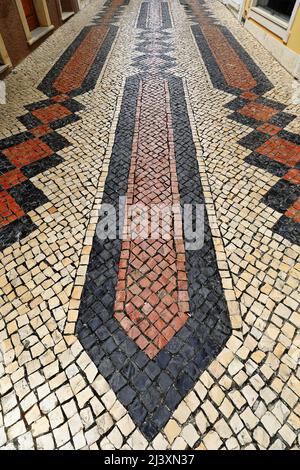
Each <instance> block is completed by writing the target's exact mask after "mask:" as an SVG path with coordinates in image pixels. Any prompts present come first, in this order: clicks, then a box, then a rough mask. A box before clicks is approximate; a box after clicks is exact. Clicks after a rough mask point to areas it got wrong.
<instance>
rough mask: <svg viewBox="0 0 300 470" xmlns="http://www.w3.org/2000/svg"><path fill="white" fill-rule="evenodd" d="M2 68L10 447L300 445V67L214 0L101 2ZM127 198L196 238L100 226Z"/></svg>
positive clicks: (3, 387)
mask: <svg viewBox="0 0 300 470" xmlns="http://www.w3.org/2000/svg"><path fill="white" fill-rule="evenodd" d="M74 64H76V65H74ZM6 84H7V90H8V104H7V105H6V106H5V112H4V113H1V116H0V250H1V257H0V289H1V292H0V314H1V315H0V395H1V398H0V399H1V406H0V448H1V450H2V449H13V450H14V449H18V450H29V449H38V450H52V449H64V450H72V449H76V450H79V449H90V450H99V449H100V450H113V449H136V450H138V449H143V450H145V449H158V450H163V449H174V450H175V449H176V450H185V449H193V448H197V449H199V450H200V449H201V450H202V449H209V450H210V449H212V450H217V449H228V450H239V449H292V448H298V449H299V445H300V440H299V439H300V436H299V429H300V426H299V422H300V409H299V396H300V378H299V371H298V365H299V357H300V349H299V338H298V330H299V326H300V316H299V313H298V312H299V303H300V295H299V279H300V268H299V266H300V264H299V255H300V249H299V245H300V238H299V237H300V230H299V227H300V225H299V224H300V219H299V197H300V191H299V155H300V141H299V136H298V134H299V125H300V108H299V104H297V103H295V102H294V100H293V96H292V94H291V90H292V89H293V86H295V83H294V80H293V78H292V77H291V76H290V75H289V74H288V73H287V72H286V71H285V70H284V69H283V68H282V67H281V66H280V65H279V64H278V63H277V62H276V61H275V60H274V59H273V58H272V57H271V56H270V55H269V54H268V53H266V51H265V50H264V49H263V48H262V47H261V46H260V45H259V44H258V43H257V42H256V40H255V39H254V38H253V37H252V36H251V35H250V34H249V33H248V32H247V31H245V29H243V27H242V26H241V25H240V24H239V23H238V22H237V21H236V19H235V18H234V17H233V16H232V15H231V13H230V12H229V11H228V10H227V9H226V8H225V7H224V5H222V4H221V2H219V1H218V0H210V1H208V0H176V1H168V0H167V1H161V0H159V1H157V0H147V1H146V0H145V1H143V0H130V1H128V0H108V1H107V2H105V5H104V1H103V0H92V1H91V2H90V4H89V6H88V7H86V8H85V9H84V10H82V11H81V12H80V13H78V14H77V15H74V16H73V18H72V19H71V20H70V21H68V22H66V23H65V24H64V26H63V27H62V28H60V29H59V30H57V31H56V32H55V33H54V34H53V35H52V36H51V37H49V38H48V39H47V40H46V41H45V42H44V43H43V44H42V45H41V46H39V47H38V48H37V49H36V50H35V51H34V52H32V54H31V55H30V56H29V57H27V58H26V59H25V60H24V61H23V62H22V63H21V64H20V65H19V66H18V67H17V68H16V69H15V71H14V73H12V74H11V75H9V76H8V77H7V79H6ZM120 196H126V204H127V206H126V208H127V209H128V210H129V212H130V210H131V209H132V208H133V207H134V204H136V203H138V204H140V203H142V204H143V206H144V208H145V207H148V208H149V207H150V206H151V205H153V204H161V203H165V204H167V205H171V204H178V205H180V204H181V206H182V207H183V206H184V205H185V204H190V203H191V204H192V205H194V209H195V204H196V203H198V204H203V205H204V206H205V209H204V219H203V220H204V234H203V237H204V239H203V244H202V246H201V247H200V248H198V249H195V250H190V249H188V243H184V242H187V240H183V238H182V234H181V236H180V237H179V240H177V239H176V238H175V229H176V227H177V223H178V221H179V226H180V227H181V229H182V215H181V213H180V211H177V212H176V213H175V214H173V216H172V217H171V237H170V240H166V239H164V238H163V237H162V236H160V237H158V238H151V237H148V238H146V240H142V239H139V238H136V239H133V240H129V241H128V240H124V239H123V240H120V239H119V238H118V237H113V239H110V238H109V237H106V238H104V239H99V238H98V235H97V232H98V229H99V227H100V226H101V220H102V218H103V216H104V214H103V210H102V209H101V207H103V206H101V204H102V203H110V204H112V206H113V207H114V208H115V209H116V217H117V220H118V221H119V222H120V221H121V213H120V210H119V206H118V202H119V197H120ZM101 210H102V212H101ZM131 217H132V219H133V216H131ZM194 217H195V216H194ZM132 219H130V220H132ZM194 222H195V219H194ZM122 229H123V227H122V226H121V229H120V230H122ZM181 232H182V230H181ZM119 234H120V233H119Z"/></svg>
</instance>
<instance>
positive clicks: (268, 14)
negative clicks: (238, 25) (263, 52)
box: [221, 0, 300, 79]
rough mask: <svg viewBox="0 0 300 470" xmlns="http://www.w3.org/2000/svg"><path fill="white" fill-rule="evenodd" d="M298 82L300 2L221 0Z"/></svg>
mask: <svg viewBox="0 0 300 470" xmlns="http://www.w3.org/2000/svg"><path fill="white" fill-rule="evenodd" d="M221 1H222V2H223V3H225V4H227V5H228V6H229V7H230V8H231V9H232V7H233V6H235V8H234V11H235V12H236V14H237V15H238V17H239V19H240V20H241V21H244V22H245V27H246V29H248V31H250V32H251V33H252V34H253V35H254V36H255V37H256V38H257V39H258V41H260V42H261V43H262V44H263V46H264V47H265V48H266V49H268V50H269V51H270V52H271V54H272V55H273V56H274V57H275V58H276V59H277V60H278V61H279V62H280V63H281V64H282V65H283V66H284V67H285V68H286V69H287V70H288V71H289V72H290V73H291V74H292V75H293V76H294V77H295V78H297V79H300V0H221Z"/></svg>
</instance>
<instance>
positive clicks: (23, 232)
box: [0, 0, 127, 250]
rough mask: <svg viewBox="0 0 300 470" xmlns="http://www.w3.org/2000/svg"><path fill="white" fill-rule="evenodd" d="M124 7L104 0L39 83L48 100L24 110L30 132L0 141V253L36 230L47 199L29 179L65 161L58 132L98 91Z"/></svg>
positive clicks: (75, 118) (119, 2)
mask: <svg viewBox="0 0 300 470" xmlns="http://www.w3.org/2000/svg"><path fill="white" fill-rule="evenodd" d="M126 3H127V2H124V0H108V1H107V2H106V4H105V6H104V9H103V11H102V12H101V13H100V14H99V15H97V16H96V17H95V20H94V22H93V25H91V26H86V27H85V28H84V29H83V30H82V31H81V33H80V34H79V35H78V37H77V38H76V39H75V40H74V41H73V43H72V44H71V45H70V47H69V48H68V49H67V50H66V52H65V53H64V54H63V55H62V56H61V58H60V59H59V60H58V61H57V63H56V64H55V65H54V66H53V67H52V69H51V70H50V72H49V73H48V74H47V76H46V77H45V78H44V80H43V81H42V83H41V84H40V85H39V87H38V89H39V90H40V91H42V92H43V93H44V94H45V95H47V96H48V97H49V99H47V100H43V101H41V102H38V103H34V104H30V105H28V106H26V109H27V110H28V113H27V114H25V115H24V116H21V117H20V118H19V120H20V122H21V123H22V124H24V126H25V127H26V128H27V131H26V132H23V133H21V134H18V135H15V136H13V137H9V138H7V139H3V140H1V141H0V249H2V250H3V249H4V248H6V247H7V246H9V245H11V244H13V243H14V242H16V241H18V240H20V239H22V238H24V237H26V236H27V235H29V234H30V233H31V232H32V231H33V230H35V229H36V228H37V227H36V226H35V224H34V223H33V222H32V221H31V219H30V217H29V215H28V213H29V212H30V211H31V210H34V209H36V208H38V207H39V206H41V205H43V204H45V203H46V202H48V199H47V197H46V196H45V195H44V194H43V192H42V191H41V190H39V189H38V188H36V187H35V186H34V184H33V183H32V182H31V181H30V178H32V177H33V176H36V175H38V174H39V173H42V172H44V171H46V170H48V169H50V168H52V167H54V166H56V165H58V164H59V163H61V162H62V157H61V156H60V155H58V154H57V152H59V150H62V149H63V148H65V147H67V146H68V145H69V142H68V141H67V140H66V139H65V138H64V137H62V136H61V135H60V134H59V133H58V132H56V131H57V130H58V129H60V128H62V127H64V126H66V125H68V124H71V123H73V122H76V121H78V120H79V119H80V117H79V116H78V114H76V113H77V112H78V111H81V110H82V109H83V106H82V105H81V104H80V103H78V102H77V101H76V100H75V99H73V98H74V97H76V96H78V95H80V94H83V93H86V92H88V91H90V90H91V89H93V88H94V86H95V84H96V81H97V79H98V77H99V74H100V72H101V69H102V67H103V64H104V62H105V60H106V58H107V55H108V53H109V51H110V49H111V47H112V44H113V41H114V39H115V37H116V34H117V30H118V28H117V26H114V25H112V24H111V22H113V19H114V17H115V16H116V15H117V14H118V13H120V12H121V7H122V6H123V5H125V4H126Z"/></svg>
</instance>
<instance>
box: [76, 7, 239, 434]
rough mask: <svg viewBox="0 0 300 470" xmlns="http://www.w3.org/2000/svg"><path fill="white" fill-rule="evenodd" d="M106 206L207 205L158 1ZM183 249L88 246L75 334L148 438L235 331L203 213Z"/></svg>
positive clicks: (138, 62)
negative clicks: (194, 238)
mask: <svg viewBox="0 0 300 470" xmlns="http://www.w3.org/2000/svg"><path fill="white" fill-rule="evenodd" d="M137 28H138V43H137V51H138V52H140V53H141V54H139V55H138V56H137V57H136V58H135V59H134V62H133V64H134V66H135V68H136V69H137V74H136V75H135V76H132V77H129V78H128V79H127V80H126V85H125V91H124V96H123V101H122V107H121V112H120V117H119V122H118V125H117V129H116V135H115V142H114V146H113V151H112V156H111V161H110V166H109V171H108V176H107V179H106V183H105V189H104V195H103V200H102V202H103V203H104V204H112V205H114V206H115V208H116V211H117V213H118V204H119V197H120V196H127V205H128V206H130V205H131V204H133V203H134V202H136V201H137V202H142V203H143V204H144V205H145V207H147V206H148V205H150V204H152V203H160V202H162V201H163V202H165V203H167V204H170V203H177V202H178V203H180V204H181V205H182V206H183V205H184V204H193V205H194V207H195V205H196V204H197V203H198V204H201V203H204V196H203V190H202V186H201V181H200V178H199V168H198V163H197V160H196V149H195V146H194V142H193V137H192V132H191V127H190V123H189V117H188V113H187V106H186V102H185V95H184V89H183V83H182V79H180V78H178V77H176V76H174V75H172V72H171V68H172V65H174V58H173V57H172V47H171V40H172V22H171V18H170V13H169V9H168V4H167V3H166V2H149V3H147V2H143V3H142V4H141V8H140V13H139V17H138V21H137ZM204 225H205V230H204V231H205V235H204V237H205V240H204V243H203V247H202V248H201V249H198V250H195V251H191V250H185V245H184V242H183V240H175V238H174V237H173V232H172V233H171V235H172V236H171V239H170V240H169V241H167V242H166V241H165V240H163V239H151V238H150V239H147V240H139V239H137V240H133V241H123V242H122V241H121V240H109V239H105V240H100V239H99V238H98V237H97V235H96V236H95V238H94V242H93V247H92V251H91V255H90V263H89V266H88V271H87V277H86V282H85V286H84V289H83V293H82V296H81V305H80V311H79V319H78V323H77V328H76V332H77V335H78V338H79V340H80V342H81V344H82V345H83V346H84V347H85V349H86V351H87V352H88V353H89V355H90V357H91V358H92V359H93V362H94V363H95V364H96V365H97V367H98V370H99V372H100V373H101V374H102V375H103V376H104V377H105V378H106V379H107V381H108V382H109V384H110V386H111V387H112V389H113V390H114V392H115V393H116V394H117V397H118V399H119V400H120V402H121V403H122V404H123V405H124V406H125V407H126V409H127V410H128V411H129V414H130V416H131V418H132V419H133V421H134V422H135V423H136V425H137V426H139V428H140V430H141V431H142V432H143V434H144V435H145V436H146V437H147V439H152V438H154V437H155V436H156V435H157V433H158V432H159V431H160V430H161V429H162V427H163V426H164V425H165V424H166V423H167V421H168V420H169V418H170V416H171V414H172V412H173V411H174V410H175V408H176V407H177V405H178V404H179V403H180V401H181V400H182V399H183V398H184V397H185V396H186V394H187V393H188V392H189V391H190V390H191V389H192V387H193V386H194V385H195V383H196V381H197V380H198V378H199V375H200V373H201V372H202V371H203V370H205V368H206V367H207V366H208V365H209V364H210V362H211V361H212V359H213V358H215V357H216V356H217V355H218V353H219V352H220V351H221V350H222V348H223V346H224V345H225V343H226V340H227V339H228V337H229V335H230V332H231V327H230V322H229V315H228V310H227V303H226V300H225V297H224V293H223V288H222V283H221V279H220V276H219V272H218V267H217V262H216V256H215V251H214V246H213V240H212V236H211V232H210V228H209V224H208V218H207V214H206V213H205V218H204Z"/></svg>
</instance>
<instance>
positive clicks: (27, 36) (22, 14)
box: [0, 0, 91, 75]
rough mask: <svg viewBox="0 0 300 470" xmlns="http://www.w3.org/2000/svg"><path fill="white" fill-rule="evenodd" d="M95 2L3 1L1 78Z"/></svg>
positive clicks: (0, 8) (0, 6)
mask: <svg viewBox="0 0 300 470" xmlns="http://www.w3.org/2000/svg"><path fill="white" fill-rule="evenodd" d="M90 1H91V0H0V75H3V74H5V73H7V72H8V71H9V69H10V68H12V67H15V66H16V65H17V64H19V63H20V62H21V61H22V60H23V59H24V58H25V57H26V56H27V55H28V54H30V52H31V51H32V50H33V49H34V48H35V47H37V46H38V45H39V44H40V43H41V42H42V41H43V40H45V39H46V38H47V37H48V35H49V34H51V33H52V32H53V31H54V30H55V29H57V28H59V27H60V26H61V25H62V24H63V23H64V22H65V21H67V20H68V19H69V18H70V17H71V16H72V15H74V14H75V13H77V12H78V11H79V10H80V9H81V8H84V7H85V6H86V5H87V4H88V3H89V2H90Z"/></svg>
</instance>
